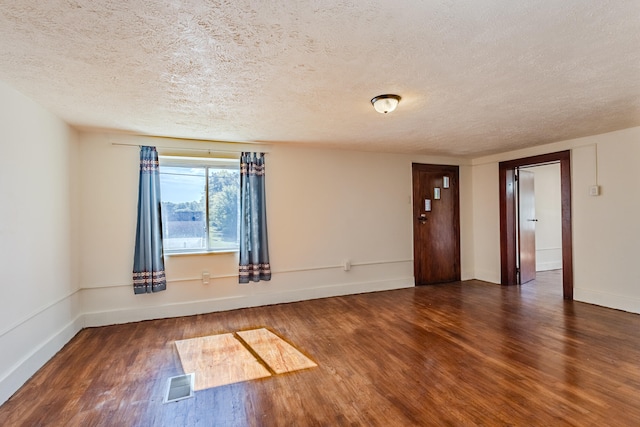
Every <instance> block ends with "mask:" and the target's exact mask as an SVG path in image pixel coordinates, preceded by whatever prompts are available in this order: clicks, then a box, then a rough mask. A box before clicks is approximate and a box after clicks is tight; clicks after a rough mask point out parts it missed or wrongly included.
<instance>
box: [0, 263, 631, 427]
mask: <svg viewBox="0 0 640 427" xmlns="http://www.w3.org/2000/svg"><path fill="white" fill-rule="evenodd" d="M554 274H555V275H558V274H559V273H558V272H551V273H545V274H541V275H539V278H538V279H537V280H536V281H535V282H532V283H530V284H527V285H524V286H522V287H501V286H499V285H492V284H487V283H483V282H479V281H468V282H463V283H460V282H457V283H452V284H444V285H435V286H425V287H417V288H411V289H403V290H397V291H389V292H377V293H370V294H362V295H354V296H345V297H336V298H327V299H320V300H312V301H305V302H300V303H292V304H282V305H275V306H269V307H260V308H251V309H244V310H235V311H229V312H223V313H212V314H206V315H198V316H190V317H182V318H174V319H164V320H154V321H146V322H139V323H131V324H125V325H116V326H107V327H101V328H90V329H85V330H83V331H81V332H80V333H78V335H77V336H76V337H75V338H73V339H72V340H71V341H70V342H69V343H68V344H67V345H66V346H65V347H64V348H63V349H62V350H61V351H60V352H59V353H58V354H57V355H56V356H55V357H54V358H53V359H52V360H51V361H50V362H49V363H47V364H46V365H45V366H44V367H43V368H42V369H41V370H40V371H39V372H38V373H36V374H35V375H34V376H33V378H31V379H30V380H29V381H28V382H27V383H26V384H25V385H24V386H23V387H22V388H21V389H20V390H19V391H18V392H17V393H16V394H15V395H14V396H13V397H12V398H11V399H10V400H9V401H7V402H6V403H5V404H4V405H2V407H0V425H3V426H22V425H24V426H39V425H61V426H213V425H216V426H217V425H220V426H245V425H248V426H314V425H318V426H320V425H326V426H361V425H367V426H369V425H371V426H411V425H455V426H471V425H490V426H493V425H526V426H532V425H539V426H549V425H575V426H586V425H594V426H596V425H597V426H604V425H607V426H632V425H639V424H640V315H635V314H631V313H625V312H621V311H616V310H611V309H607V308H603V307H598V306H593V305H588V304H583V303H577V302H569V301H564V300H563V299H562V286H561V284H560V283H559V282H558V280H559V279H558V278H554ZM558 277H560V276H559V275H558ZM554 283H555V284H554ZM260 286H268V285H260ZM256 327H267V328H269V329H271V330H272V331H274V332H276V333H277V334H278V335H280V336H281V337H283V338H285V339H287V340H289V341H290V342H292V343H294V344H295V346H296V347H297V348H299V349H300V350H302V351H303V352H304V353H306V354H307V355H308V356H309V357H310V358H311V359H313V360H314V361H315V362H317V363H318V365H319V366H318V367H317V368H311V369H307V370H302V371H296V372H293V373H289V374H283V375H278V376H273V377H269V378H265V379H261V380H255V381H249V382H244V383H237V384H232V385H228V386H222V387H218V388H214V389H209V390H204V391H199V392H196V394H195V397H194V398H191V399H186V400H182V401H179V402H175V403H169V404H163V403H162V400H163V394H164V391H165V386H166V380H167V378H168V377H170V376H173V375H177V374H180V373H182V370H181V366H180V361H179V359H178V354H177V351H176V348H175V345H174V341H175V340H181V339H185V338H192V337H198V336H204V335H211V334H218V333H223V332H232V331H238V330H242V329H251V328H256Z"/></svg>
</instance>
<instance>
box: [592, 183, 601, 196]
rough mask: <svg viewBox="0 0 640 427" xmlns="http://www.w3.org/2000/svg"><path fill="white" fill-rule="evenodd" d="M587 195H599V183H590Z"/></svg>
mask: <svg viewBox="0 0 640 427" xmlns="http://www.w3.org/2000/svg"><path fill="white" fill-rule="evenodd" d="M589 195H590V196H599V195H600V186H599V185H592V186H591V187H589Z"/></svg>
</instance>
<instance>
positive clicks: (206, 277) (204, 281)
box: [202, 271, 211, 285]
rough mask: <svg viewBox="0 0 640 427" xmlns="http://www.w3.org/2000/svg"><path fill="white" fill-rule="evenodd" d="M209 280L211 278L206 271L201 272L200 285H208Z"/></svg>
mask: <svg viewBox="0 0 640 427" xmlns="http://www.w3.org/2000/svg"><path fill="white" fill-rule="evenodd" d="M210 278H211V276H210V275H209V272H208V271H203V272H202V284H203V285H208V284H209V279H210Z"/></svg>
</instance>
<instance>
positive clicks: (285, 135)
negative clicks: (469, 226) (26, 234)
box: [0, 0, 640, 156]
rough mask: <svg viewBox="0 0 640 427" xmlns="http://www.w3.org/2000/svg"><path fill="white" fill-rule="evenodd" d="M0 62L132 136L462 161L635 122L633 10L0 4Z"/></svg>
mask: <svg viewBox="0 0 640 427" xmlns="http://www.w3.org/2000/svg"><path fill="white" fill-rule="evenodd" d="M0 58H1V59H0V80H3V81H5V82H7V83H8V84H10V85H11V86H13V87H15V88H16V89H17V90H19V91H21V92H22V93H24V94H26V95H27V96H29V97H31V98H32V99H34V100H36V101H37V102H39V103H40V104H42V105H44V106H45V107H46V108H48V109H49V110H51V111H52V112H54V113H55V114H57V115H58V116H60V117H61V118H62V119H64V120H65V121H67V122H68V123H70V124H72V125H76V126H81V127H93V128H101V129H114V130H121V131H127V132H134V133H139V134H150V135H159V136H171V137H182V138H194V139H212V140H220V141H238V142H247V141H249V142H251V141H256V142H272V143H279V142H280V143H296V144H314V145H324V146H330V147H345V148H352V149H359V150H379V151H392V152H411V153H424V154H448V155H460V156H478V155H482V154H488V153H493V152H498V151H506V150H511V149H517V148H522V147H527V146H532V145H537V144H543V143H547V142H553V141H558V140H563V139H569V138H574V137H580V136H585V135H592V134H597V133H603V132H608V131H611V130H616V129H622V128H627V127H632V126H638V125H640V1H638V0H629V1H611V0H609V1H607V0H563V1H558V0H539V1H535V2H533V1H514V0H483V1H475V0H468V1H454V0H438V1H436V0H432V1H424V0H420V1H419V0H404V1H397V2H392V1H383V0H379V1H374V0H360V1H341V0H323V1H319V0H318V1H293V0H287V1H284V0H271V1H264V2H262V1H255V0H253V1H250V0H226V1H225V0H208V1H205V0H180V1H179V0H164V1H160V0H157V1H152V0H129V1H123V0H101V1H89V0H77V1H73V0H67V1H63V0H47V1H42V0H20V1H8V0H0ZM382 93H396V94H399V95H401V96H402V101H401V102H400V105H399V106H398V109H397V110H396V111H395V112H394V113H391V114H388V115H381V114H379V113H376V112H375V111H374V109H373V108H372V106H371V104H370V103H369V100H370V99H371V98H372V97H374V96H376V95H379V94H382Z"/></svg>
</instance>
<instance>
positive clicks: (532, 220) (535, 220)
mask: <svg viewBox="0 0 640 427" xmlns="http://www.w3.org/2000/svg"><path fill="white" fill-rule="evenodd" d="M527 221H531V222H538V220H537V219H528V220H527Z"/></svg>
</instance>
